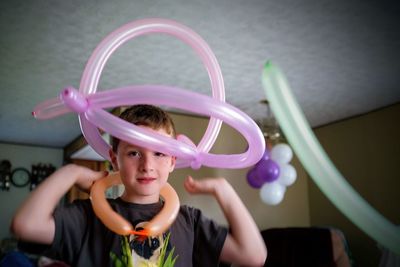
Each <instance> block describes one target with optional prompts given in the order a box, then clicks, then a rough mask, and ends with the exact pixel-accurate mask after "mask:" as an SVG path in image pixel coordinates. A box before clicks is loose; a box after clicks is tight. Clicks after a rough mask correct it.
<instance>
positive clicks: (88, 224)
mask: <svg viewBox="0 0 400 267" xmlns="http://www.w3.org/2000/svg"><path fill="white" fill-rule="evenodd" d="M109 203H110V205H111V206H112V207H113V209H114V210H115V211H116V212H117V213H119V214H120V215H121V216H123V217H124V218H125V219H127V220H128V221H129V222H131V223H132V225H133V226H134V227H136V228H137V227H140V224H141V223H143V222H145V221H150V220H151V219H152V218H153V217H154V216H155V215H156V214H157V213H158V212H159V211H160V210H161V208H162V203H161V202H159V203H155V204H147V205H141V204H140V205H139V204H133V203H128V202H124V201H123V200H122V199H120V198H118V199H115V200H109ZM54 218H55V224H56V232H55V238H54V242H53V244H52V247H51V251H52V252H53V253H55V255H57V258H60V259H62V260H63V261H65V262H67V263H68V264H70V265H71V266H85V267H89V266H116V265H117V263H118V262H119V263H121V262H126V261H132V262H133V266H134V267H140V266H158V265H157V261H158V258H159V257H160V256H159V255H162V256H161V257H164V261H165V260H166V259H167V258H168V255H169V254H171V255H170V259H175V258H176V262H175V265H173V266H176V267H178V266H182V267H190V266H218V259H219V255H220V253H221V249H222V247H223V244H224V242H225V238H226V236H227V232H228V231H227V228H225V227H221V226H219V225H217V224H216V223H215V222H213V221H212V220H210V219H207V218H206V217H204V216H203V215H202V213H201V211H200V210H198V209H195V208H192V207H188V206H181V208H180V211H179V214H178V216H177V219H176V220H175V222H174V223H173V224H172V225H171V227H170V229H169V230H168V231H167V232H166V233H164V234H163V235H161V236H159V237H156V238H148V239H146V240H145V241H142V240H137V239H136V238H135V237H134V236H127V237H123V236H119V235H117V234H115V233H114V232H112V231H110V230H109V229H108V228H106V227H105V226H104V224H103V223H102V222H101V221H100V220H99V219H98V218H97V217H96V215H95V214H94V212H93V209H92V205H91V203H90V201H89V200H78V201H75V202H74V203H73V204H71V205H67V206H64V207H60V208H57V209H56V211H55V212H54ZM152 263H154V265H153V264H152ZM146 264H147V265H146ZM120 266H121V265H120ZM122 266H124V265H122ZM127 266H128V265H127Z"/></svg>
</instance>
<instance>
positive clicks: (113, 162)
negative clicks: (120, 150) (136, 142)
mask: <svg viewBox="0 0 400 267" xmlns="http://www.w3.org/2000/svg"><path fill="white" fill-rule="evenodd" d="M108 154H109V155H110V159H111V165H112V167H113V170H114V171H118V170H119V168H118V162H117V155H116V154H115V152H114V151H113V150H112V148H110V150H109V151H108Z"/></svg>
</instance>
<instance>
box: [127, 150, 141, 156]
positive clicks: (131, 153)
mask: <svg viewBox="0 0 400 267" xmlns="http://www.w3.org/2000/svg"><path fill="white" fill-rule="evenodd" d="M128 156H131V157H140V153H139V152H138V151H129V152H128Z"/></svg>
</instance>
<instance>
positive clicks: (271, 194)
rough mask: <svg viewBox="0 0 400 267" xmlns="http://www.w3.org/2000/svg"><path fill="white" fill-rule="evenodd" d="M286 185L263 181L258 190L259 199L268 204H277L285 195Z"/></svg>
mask: <svg viewBox="0 0 400 267" xmlns="http://www.w3.org/2000/svg"><path fill="white" fill-rule="evenodd" d="M285 191H286V187H285V186H283V185H281V184H280V183H276V182H274V183H265V184H264V185H263V186H262V187H261V190H260V197H261V200H262V201H263V202H264V203H265V204H268V205H277V204H279V203H280V202H281V201H282V199H283V197H284V196H285Z"/></svg>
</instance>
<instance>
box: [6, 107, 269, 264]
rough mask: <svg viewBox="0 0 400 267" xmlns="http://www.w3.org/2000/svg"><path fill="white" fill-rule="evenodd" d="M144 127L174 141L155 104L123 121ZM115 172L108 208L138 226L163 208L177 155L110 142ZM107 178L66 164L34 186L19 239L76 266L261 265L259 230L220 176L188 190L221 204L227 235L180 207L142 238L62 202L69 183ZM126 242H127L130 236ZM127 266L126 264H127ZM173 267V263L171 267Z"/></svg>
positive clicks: (17, 221) (81, 204) (21, 213)
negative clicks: (156, 232) (116, 188)
mask: <svg viewBox="0 0 400 267" xmlns="http://www.w3.org/2000/svg"><path fill="white" fill-rule="evenodd" d="M120 117H121V118H122V119H124V120H126V121H128V122H130V123H133V124H135V125H137V126H139V127H143V128H147V129H150V130H153V131H156V132H158V133H160V134H163V135H165V136H169V137H173V138H175V129H174V124H173V122H172V120H171V118H170V117H169V116H168V114H167V113H166V112H164V111H163V110H161V109H159V108H158V107H155V106H151V105H136V106H133V107H131V108H129V109H127V110H126V111H124V112H123V113H122V114H121V116H120ZM110 158H111V163H112V166H113V168H114V170H118V171H120V175H121V180H122V182H123V184H124V186H125V191H124V193H123V194H122V195H121V197H120V198H118V199H115V200H110V205H111V206H112V207H113V209H114V210H116V211H117V212H118V213H119V214H121V215H122V216H123V217H125V218H126V219H128V220H129V221H130V222H131V223H132V225H134V227H136V229H138V228H140V226H141V225H142V224H143V223H144V222H145V221H148V220H151V218H152V217H154V216H155V215H156V214H157V213H158V212H159V211H160V210H161V208H162V205H163V204H162V202H161V201H160V195H159V192H160V189H161V188H162V187H163V186H164V185H165V183H166V182H167V180H168V176H169V173H171V172H172V171H173V170H174V167H175V160H176V159H175V157H172V156H169V155H165V154H163V153H160V152H156V151H151V150H149V149H146V148H142V147H138V146H135V145H133V144H129V143H127V142H125V141H123V140H118V139H116V138H113V140H112V149H111V150H110ZM105 175H106V173H104V172H95V171H92V170H90V169H87V168H85V167H81V166H76V165H72V164H70V165H66V166H64V167H62V168H60V169H59V170H58V171H56V172H55V173H54V174H52V175H51V176H50V177H49V178H47V179H46V180H45V181H44V182H42V184H41V185H40V186H39V187H38V188H36V189H35V190H34V191H33V192H32V193H31V195H30V196H29V198H28V199H27V200H26V201H25V202H24V203H23V205H22V206H21V208H20V209H19V210H18V211H17V213H16V215H15V217H14V219H13V222H12V230H13V232H14V233H15V234H16V235H17V236H18V237H20V238H21V239H22V240H26V241H31V242H32V241H33V242H38V243H43V244H49V245H51V249H50V250H51V251H53V252H55V253H56V255H57V257H60V258H61V259H62V260H63V261H65V262H67V263H68V264H71V265H72V266H85V267H86V266H114V265H116V264H118V263H121V262H122V263H123V262H130V263H129V264H127V265H126V266H135V267H136V266H158V264H159V258H163V257H164V260H165V259H167V257H168V255H170V256H169V257H170V259H175V265H174V266H182V267H188V266H207V267H208V266H218V262H219V261H220V260H221V261H224V262H231V263H236V264H239V265H246V266H263V264H264V261H265V259H266V254H267V252H266V247H265V244H264V242H263V239H262V237H261V235H260V233H259V230H258V228H257V226H256V224H255V223H254V221H253V219H252V217H251V216H250V214H249V212H248V211H247V209H246V208H245V206H244V205H243V203H242V201H241V200H240V198H239V197H238V196H237V194H236V192H235V191H234V189H233V188H232V187H231V186H230V184H229V183H228V182H227V181H226V180H225V179H223V178H208V179H202V180H197V181H195V180H193V179H192V177H190V176H189V177H187V179H186V180H185V181H184V187H185V189H186V190H187V191H188V192H189V193H191V194H212V195H213V196H214V197H215V198H216V199H217V201H218V203H219V205H220V206H221V209H222V211H223V212H224V214H225V217H226V219H227V221H228V223H229V226H230V233H228V230H227V229H226V228H224V227H221V226H218V225H217V224H216V223H214V222H213V221H212V220H209V219H207V218H205V217H204V216H203V215H202V213H201V211H200V210H198V209H195V208H191V207H187V206H182V207H181V208H180V211H179V214H178V216H177V219H176V220H175V222H174V223H173V224H172V225H171V227H170V229H169V231H168V233H165V234H163V235H162V236H160V237H151V238H148V239H146V240H144V241H143V240H138V239H137V238H136V237H135V236H130V237H121V236H118V235H116V234H114V233H113V232H111V231H110V230H108V229H107V228H106V227H105V226H104V225H103V224H102V223H101V222H100V220H99V219H98V218H97V217H96V216H95V214H94V213H93V209H92V207H91V203H90V201H88V200H85V201H82V200H80V201H75V202H74V203H73V204H72V205H68V206H67V207H58V208H56V206H57V203H58V202H59V200H60V199H61V197H62V196H63V195H64V194H65V193H66V192H67V191H68V189H69V188H70V187H71V186H72V185H74V184H75V185H77V186H79V187H80V188H81V189H82V190H85V191H89V190H90V187H91V185H92V184H93V182H94V181H95V180H97V179H100V178H102V177H104V176H105ZM128 238H129V239H128ZM122 266H123V265H122ZM170 266H171V265H170Z"/></svg>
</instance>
